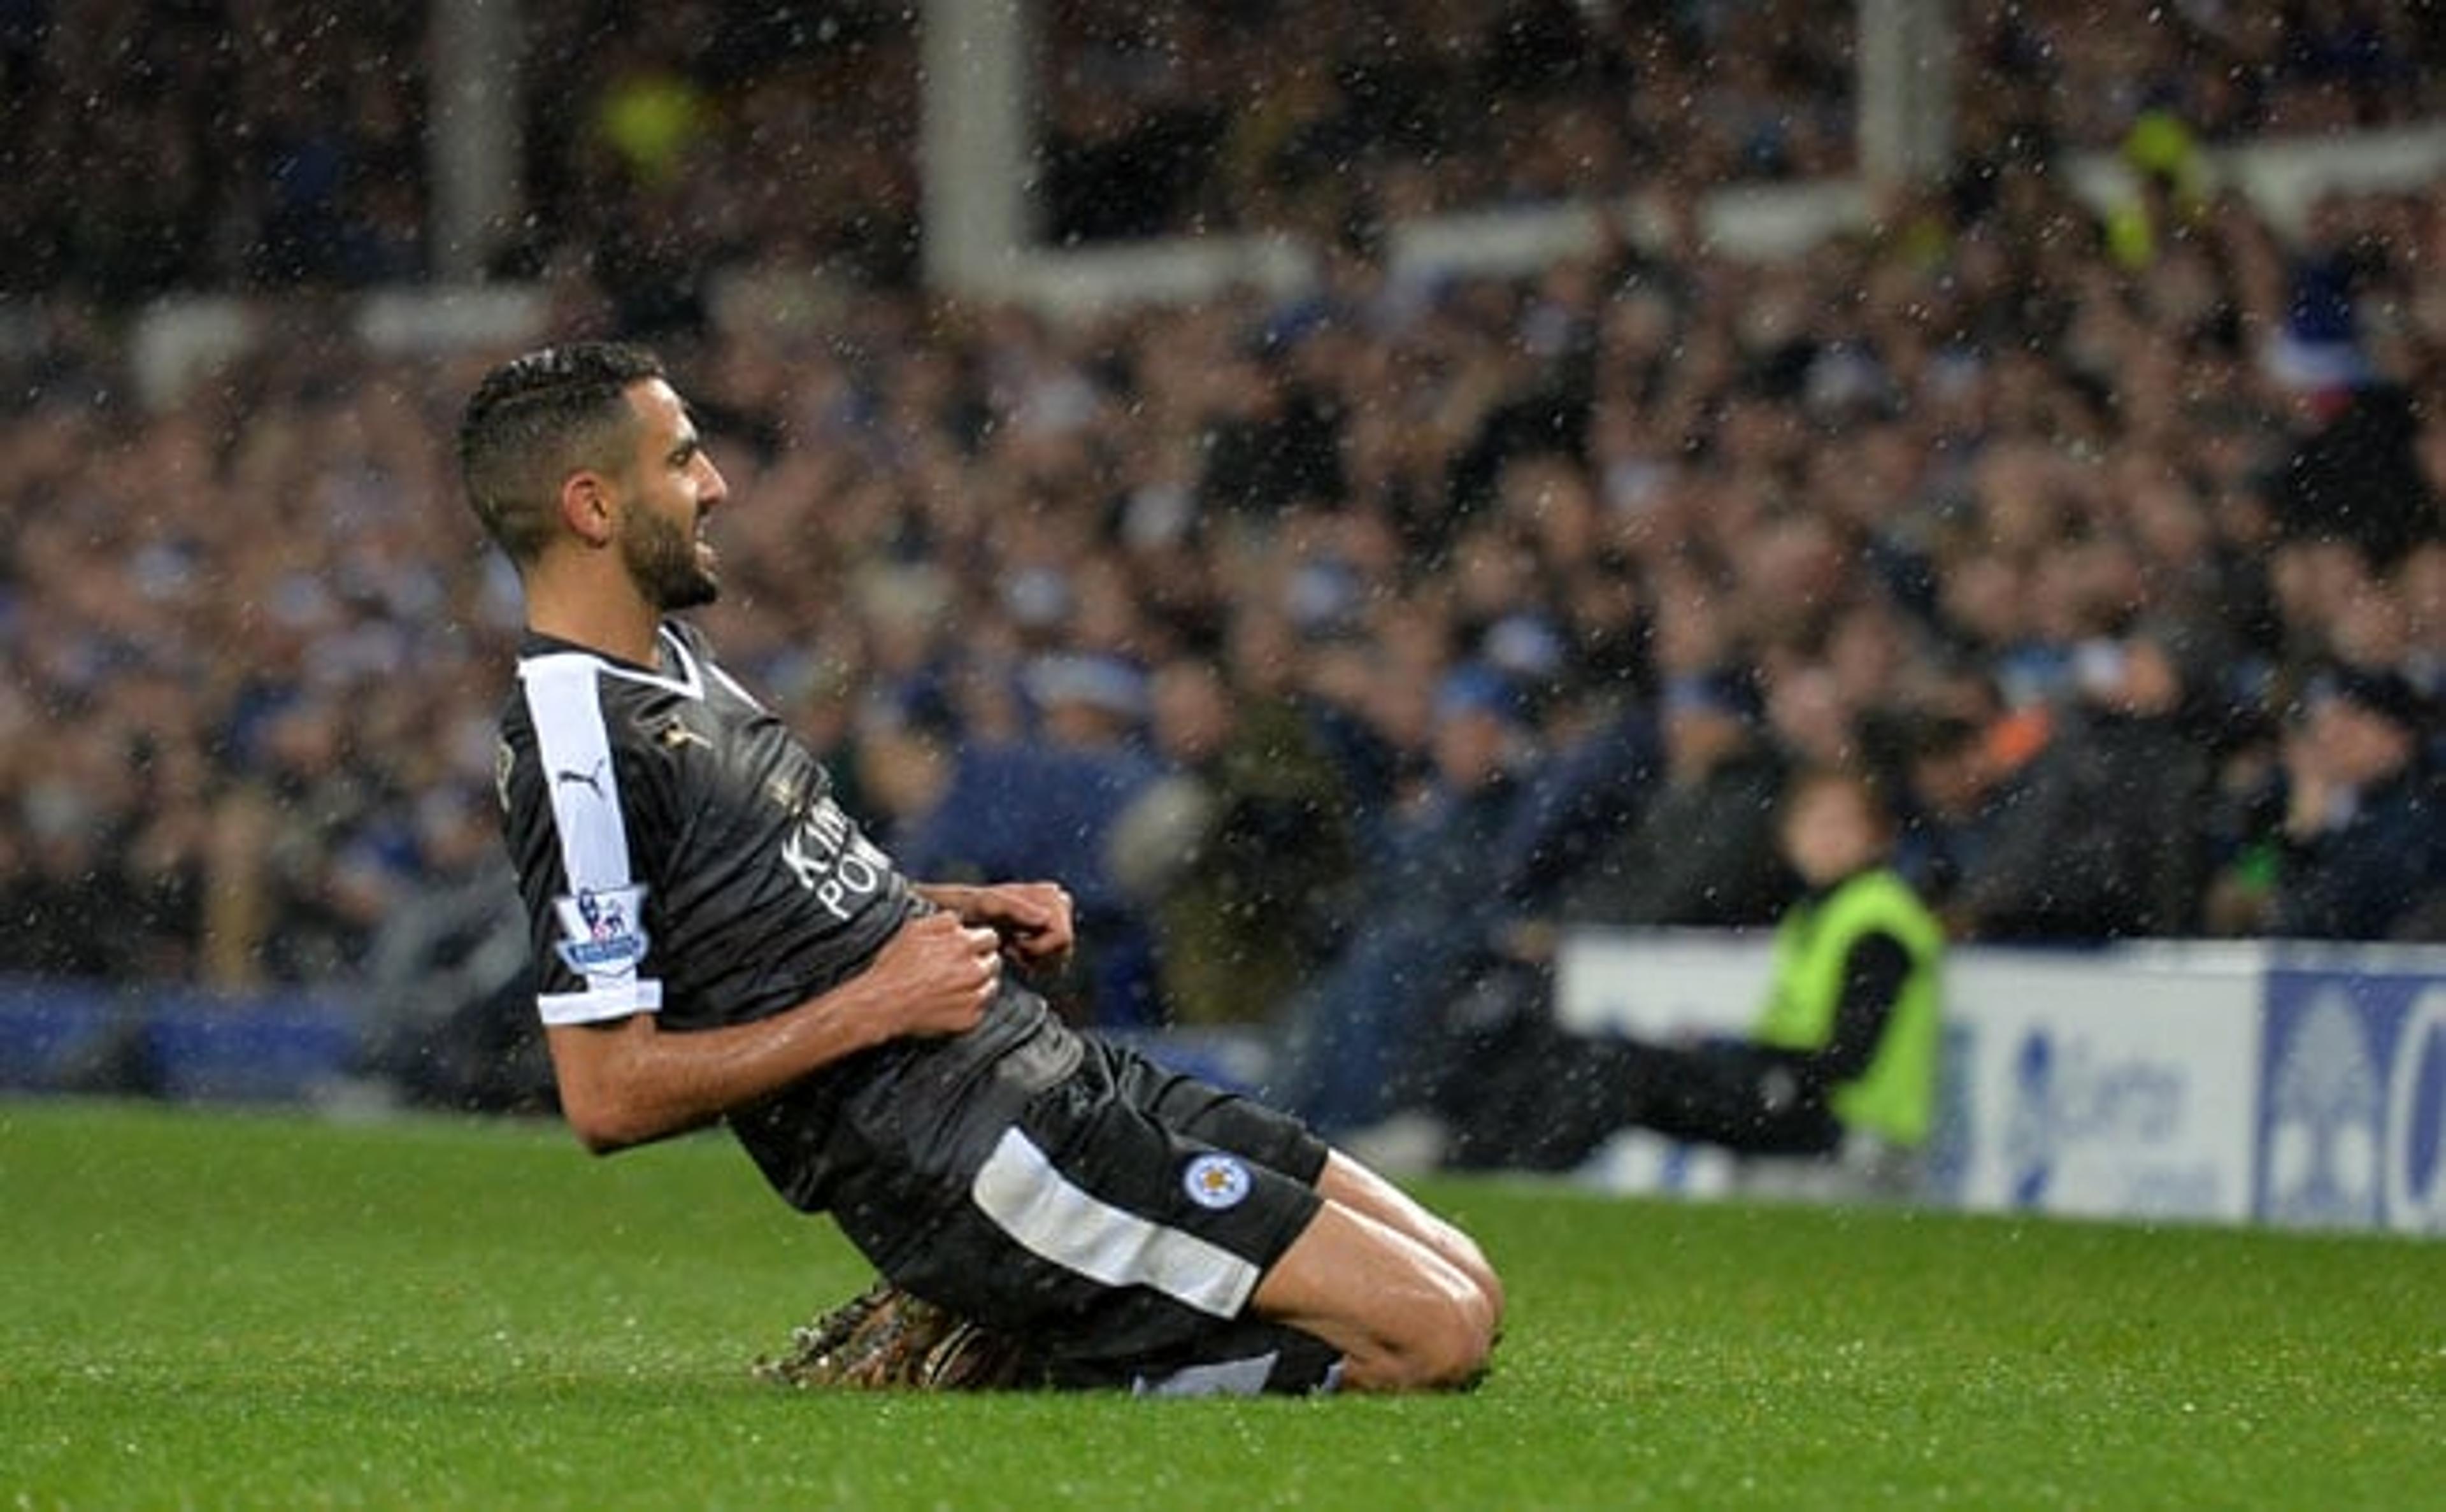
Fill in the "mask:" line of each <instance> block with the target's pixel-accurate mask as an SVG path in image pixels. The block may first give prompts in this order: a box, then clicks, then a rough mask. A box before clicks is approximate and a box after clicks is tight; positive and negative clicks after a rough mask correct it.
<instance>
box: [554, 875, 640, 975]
mask: <svg viewBox="0 0 2446 1512" xmlns="http://www.w3.org/2000/svg"><path fill="white" fill-rule="evenodd" d="M645 900H646V889H645V888H643V887H580V888H579V889H578V890H577V892H576V893H575V894H574V896H571V897H565V898H556V899H555V900H554V901H553V907H554V909H555V911H556V912H557V913H558V914H559V915H560V931H561V934H562V935H563V936H564V937H566V938H564V939H563V940H562V941H561V942H560V944H559V946H558V949H559V951H560V959H561V960H562V961H566V962H568V964H569V969H570V970H572V971H574V972H577V973H578V974H580V975H581V976H601V975H603V974H604V973H606V972H623V971H633V970H635V969H636V966H637V962H638V961H643V960H644V959H646V924H645V919H644V915H643V912H642V909H643V905H644V903H645Z"/></svg>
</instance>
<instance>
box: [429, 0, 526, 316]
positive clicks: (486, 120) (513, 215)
mask: <svg viewBox="0 0 2446 1512" xmlns="http://www.w3.org/2000/svg"><path fill="white" fill-rule="evenodd" d="M431 24H432V27H433V78H432V90H433V96H432V106H431V108H432V112H433V124H432V128H431V132H430V135H429V136H428V137H427V138H426V140H425V168H426V174H427V177H429V178H430V180H431V182H432V186H433V206H432V209H431V210H430V212H428V214H427V217H426V226H425V229H426V233H427V234H428V235H430V236H431V238H432V242H433V258H432V261H433V273H434V276H435V278H436V279H437V280H438V281H440V282H442V283H451V284H457V283H473V282H476V281H477V280H479V279H480V278H481V277H482V276H483V271H484V260H485V258H486V257H487V256H488V255H489V254H490V253H491V252H493V250H494V247H493V240H494V238H495V237H497V236H499V234H500V233H502V232H503V231H504V230H505V229H506V228H508V227H509V226H511V225H513V224H514V223H515V222H516V219H517V215H519V214H520V212H521V210H522V208H523V196H524V189H523V186H522V182H521V179H520V176H519V173H518V168H519V158H520V156H521V145H520V139H521V133H520V130H519V121H518V55H517V42H518V8H517V0H434V6H433V11H432V17H431Z"/></svg>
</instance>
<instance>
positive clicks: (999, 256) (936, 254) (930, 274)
mask: <svg viewBox="0 0 2446 1512" xmlns="http://www.w3.org/2000/svg"><path fill="white" fill-rule="evenodd" d="M1028 22H1029V16H1028V6H1027V3H1026V0H925V9H923V11H922V12H921V13H920V14H919V17H918V31H919V35H918V48H919V52H918V56H919V58H920V60H921V64H922V67H923V75H924V85H923V99H922V103H921V106H920V116H919V126H918V133H917V171H918V181H919V183H920V185H921V186H922V187H921V190H920V196H919V204H920V206H921V207H922V210H921V215H922V221H923V225H922V229H921V230H920V232H919V237H920V248H921V251H922V254H923V258H924V266H925V271H926V281H927V282H928V283H929V284H931V285H932V286H934V287H935V288H938V289H958V290H962V291H966V292H971V293H982V292H988V291H991V290H993V289H997V288H1001V287H1006V286H1007V285H1008V283H1009V282H1010V280H1011V277H1012V275H1013V273H1014V272H1015V271H1016V269H1017V267H1018V264H1019V262H1020V259H1021V257H1022V256H1023V255H1024V254H1025V252H1026V251H1027V249H1028V247H1029V244H1030V243H1031V242H1032V241H1033V240H1034V239H1035V218H1034V215H1033V214H1032V208H1033V196H1032V195H1031V193H1030V191H1031V190H1032V189H1033V188H1034V187H1035V181H1036V169H1035V149H1036V118H1035V113H1034V109H1033V88H1032V84H1033V74H1034V67H1035V58H1034V56H1033V54H1032V52H1031V50H1030V47H1029V33H1030V28H1029V25H1028Z"/></svg>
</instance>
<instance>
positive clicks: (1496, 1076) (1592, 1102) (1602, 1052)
mask: <svg viewBox="0 0 2446 1512" xmlns="http://www.w3.org/2000/svg"><path fill="white" fill-rule="evenodd" d="M1893 842H1894V821H1893V816H1892V812H1891V809H1890V807H1889V806H1888V805H1887V803H1886V801H1885V799H1884V796H1883V793H1882V791H1881V789H1880V788H1879V786H1878V785H1877V783H1876V782H1875V781H1874V780H1872V778H1871V777H1869V776H1868V775H1865V774H1862V773H1859V772H1854V771H1852V770H1849V769H1834V768H1813V769H1808V770H1804V771H1801V772H1799V773H1797V774H1796V775H1794V776H1793V777H1792V778H1791V779H1790V780H1789V781H1788V782H1787V783H1786V785H1785V787H1784V790H1783V796H1782V800H1781V806H1780V811H1779V813H1778V844H1779V846H1780V848H1781V850H1782V853H1783V856H1784V859H1785V861H1786V862H1787V863H1788V864H1789V865H1790V866H1791V868H1792V869H1793V872H1794V873H1795V875H1796V876H1797V879H1798V880H1799V882H1800V884H1801V887H1802V891H1801V893H1800V895H1799V896H1798V897H1797V898H1796V899H1795V901H1794V902H1793V903H1792V904H1791V905H1789V906H1788V907H1787V908H1786V909H1785V911H1784V912H1783V913H1782V914H1781V916H1780V917H1779V919H1778V923H1777V925H1776V933H1775V943H1774V953H1773V961H1774V968H1773V975H1772V978H1771V980H1770V981H1769V983H1768V987H1767V993H1766V1003H1765V1006H1764V1008H1763V1010H1762V1011H1761V1013H1760V1014H1759V1018H1758V1020H1757V1021H1756V1023H1755V1024H1754V1025H1753V1027H1752V1029H1751V1031H1750V1032H1749V1034H1748V1035H1746V1036H1740V1037H1735V1038H1725V1039H1704V1040H1698V1041H1694V1042H1691V1043H1686V1044H1684V1043H1671V1044H1667V1043H1661V1042H1656V1041H1651V1040H1644V1039H1636V1038H1630V1037H1627V1036H1585V1035H1570V1034H1565V1033H1563V1032H1562V1031H1560V1030H1558V1029H1555V1028H1553V1027H1552V1024H1551V1022H1549V1023H1547V1024H1545V1025H1543V1026H1542V1027H1541V1028H1540V1030H1539V1031H1538V1032H1537V1033H1536V1034H1534V1035H1533V1036H1531V1037H1532V1040H1533V1045H1523V1044H1522V1043H1520V1041H1519V1040H1518V1039H1517V1038H1516V1037H1515V1039H1514V1042H1513V1043H1512V1044H1511V1045H1510V1046H1508V1047H1507V1052H1508V1053H1506V1054H1503V1055H1497V1056H1494V1057H1490V1058H1488V1059H1483V1060H1481V1061H1480V1062H1479V1065H1480V1067H1481V1068H1482V1069H1483V1071H1484V1072H1485V1074H1484V1075H1482V1076H1481V1077H1479V1078H1477V1085H1476V1086H1475V1087H1474V1088H1473V1089H1472V1090H1471V1091H1470V1092H1469V1094H1468V1095H1466V1096H1465V1097H1464V1098H1463V1099H1461V1100H1462V1101H1463V1102H1464V1103H1465V1104H1466V1107H1464V1108H1454V1109H1451V1111H1453V1112H1456V1113H1458V1115H1459V1116H1458V1117H1455V1118H1453V1119H1452V1121H1451V1125H1450V1142H1449V1144H1448V1145H1447V1147H1446V1148H1445V1149H1444V1151H1443V1159H1444V1163H1445V1164H1448V1165H1456V1166H1463V1167H1496V1166H1506V1167H1533V1168H1541V1169H1563V1168H1567V1167H1572V1166H1576V1165H1578V1164H1579V1163H1581V1162H1582V1161H1584V1160H1586V1159H1587V1158H1588V1157H1589V1156H1590V1154H1592V1153H1593V1152H1594V1151H1595V1150H1596V1148H1598V1147H1599V1146H1600V1145H1602V1144H1603V1143H1604V1142H1605V1141H1606V1140H1607V1139H1608V1138H1609V1137H1610V1136H1611V1135H1613V1134H1614V1133H1616V1132H1618V1131H1620V1130H1622V1129H1633V1128H1638V1129H1652V1130H1654V1131H1656V1132H1658V1133H1661V1134H1664V1135H1665V1136H1667V1137H1669V1138H1673V1139H1677V1140H1684V1141H1690V1142H1694V1143H1701V1144H1707V1145H1715V1146H1720V1147H1722V1148H1727V1149H1730V1150H1733V1151H1736V1152H1738V1153H1740V1154H1743V1155H1755V1156H1796V1157H1814V1158H1816V1159H1817V1160H1818V1161H1820V1162H1823V1163H1833V1162H1834V1161H1837V1160H1841V1161H1843V1162H1845V1163H1848V1164H1852V1165H1854V1166H1856V1167H1859V1168H1861V1169H1863V1170H1867V1169H1869V1168H1870V1167H1875V1166H1878V1165H1880V1164H1882V1165H1883V1166H1884V1167H1886V1168H1887V1169H1890V1170H1896V1169H1898V1170H1904V1171H1907V1170H1908V1169H1909V1168H1910V1164H1911V1162H1912V1159H1913V1157H1914V1156H1915V1154H1916V1151H1917V1150H1918V1149H1919V1148H1920V1147H1922V1146H1923V1145H1924V1144H1925V1143H1926V1142H1927V1139H1928V1133H1929V1124H1930V1122H1931V1120H1932V1117H1933V1114H1934V1108H1935V1095H1936V1094H1935V1080H1936V1067H1937V1060H1938V1054H1939V1044H1940V1037H1941V1033H1942V1025H1941V1022H1940V1017H1941V1004H1940V1001H1939V981H1940V976H1941V972H1942V968H1943V962H1944V957H1945V948H1946V941H1945V931H1944V926H1943V925H1942V924H1939V923H1938V922H1937V919H1936V917H1935V915H1933V914H1932V913H1930V912H1929V909H1928V907H1927V905H1925V904H1923V903H1922V902H1921V901H1920V900H1919V898H1918V896H1917V895H1916V894H1914V893H1913V892H1912V890H1911V888H1910V885H1909V884H1908V883H1907V882H1905V881H1904V880H1903V878H1902V877H1901V876H1900V875H1899V874H1898V873H1896V872H1895V871H1894V869H1893V868H1892V866H1891V855H1892V850H1893ZM1524 1051H1525V1052H1527V1053H1525V1054H1524V1053H1523V1052H1524ZM1896 1184H1897V1183H1896V1182H1894V1181H1891V1180H1889V1181H1887V1182H1885V1183H1882V1184H1881V1185H1896Z"/></svg>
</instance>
